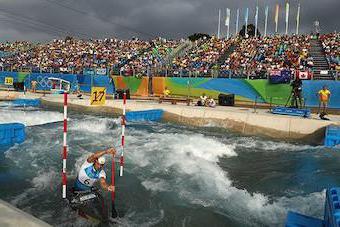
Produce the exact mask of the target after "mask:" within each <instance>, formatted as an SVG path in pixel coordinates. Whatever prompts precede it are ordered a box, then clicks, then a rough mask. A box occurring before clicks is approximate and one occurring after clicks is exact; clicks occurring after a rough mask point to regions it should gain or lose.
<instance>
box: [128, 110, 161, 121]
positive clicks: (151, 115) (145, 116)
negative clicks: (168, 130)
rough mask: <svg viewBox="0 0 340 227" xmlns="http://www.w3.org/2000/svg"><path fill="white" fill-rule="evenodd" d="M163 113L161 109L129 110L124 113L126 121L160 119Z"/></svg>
mask: <svg viewBox="0 0 340 227" xmlns="http://www.w3.org/2000/svg"><path fill="white" fill-rule="evenodd" d="M163 113H164V111H163V110H161V109H154V110H144V111H130V112H127V113H126V115H125V117H126V120H127V121H160V120H161V119H162V117H163Z"/></svg>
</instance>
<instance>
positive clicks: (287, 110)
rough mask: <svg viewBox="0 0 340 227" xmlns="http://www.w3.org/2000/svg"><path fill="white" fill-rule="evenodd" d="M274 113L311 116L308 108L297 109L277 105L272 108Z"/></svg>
mask: <svg viewBox="0 0 340 227" xmlns="http://www.w3.org/2000/svg"><path fill="white" fill-rule="evenodd" d="M272 113H273V114H281V115H290V116H299V117H310V114H311V111H310V110H308V109H296V108H287V107H282V106H277V107H274V108H272Z"/></svg>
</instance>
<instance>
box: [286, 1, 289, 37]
mask: <svg viewBox="0 0 340 227" xmlns="http://www.w3.org/2000/svg"><path fill="white" fill-rule="evenodd" d="M288 22H289V3H288V2H287V3H286V35H287V34H288Z"/></svg>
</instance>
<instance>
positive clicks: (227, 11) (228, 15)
mask: <svg viewBox="0 0 340 227" xmlns="http://www.w3.org/2000/svg"><path fill="white" fill-rule="evenodd" d="M225 26H227V39H229V27H230V9H229V8H227V10H226V18H225Z"/></svg>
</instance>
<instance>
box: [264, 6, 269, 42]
mask: <svg viewBox="0 0 340 227" xmlns="http://www.w3.org/2000/svg"><path fill="white" fill-rule="evenodd" d="M268 10H269V9H268V6H266V10H265V20H264V36H267V26H268Z"/></svg>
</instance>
